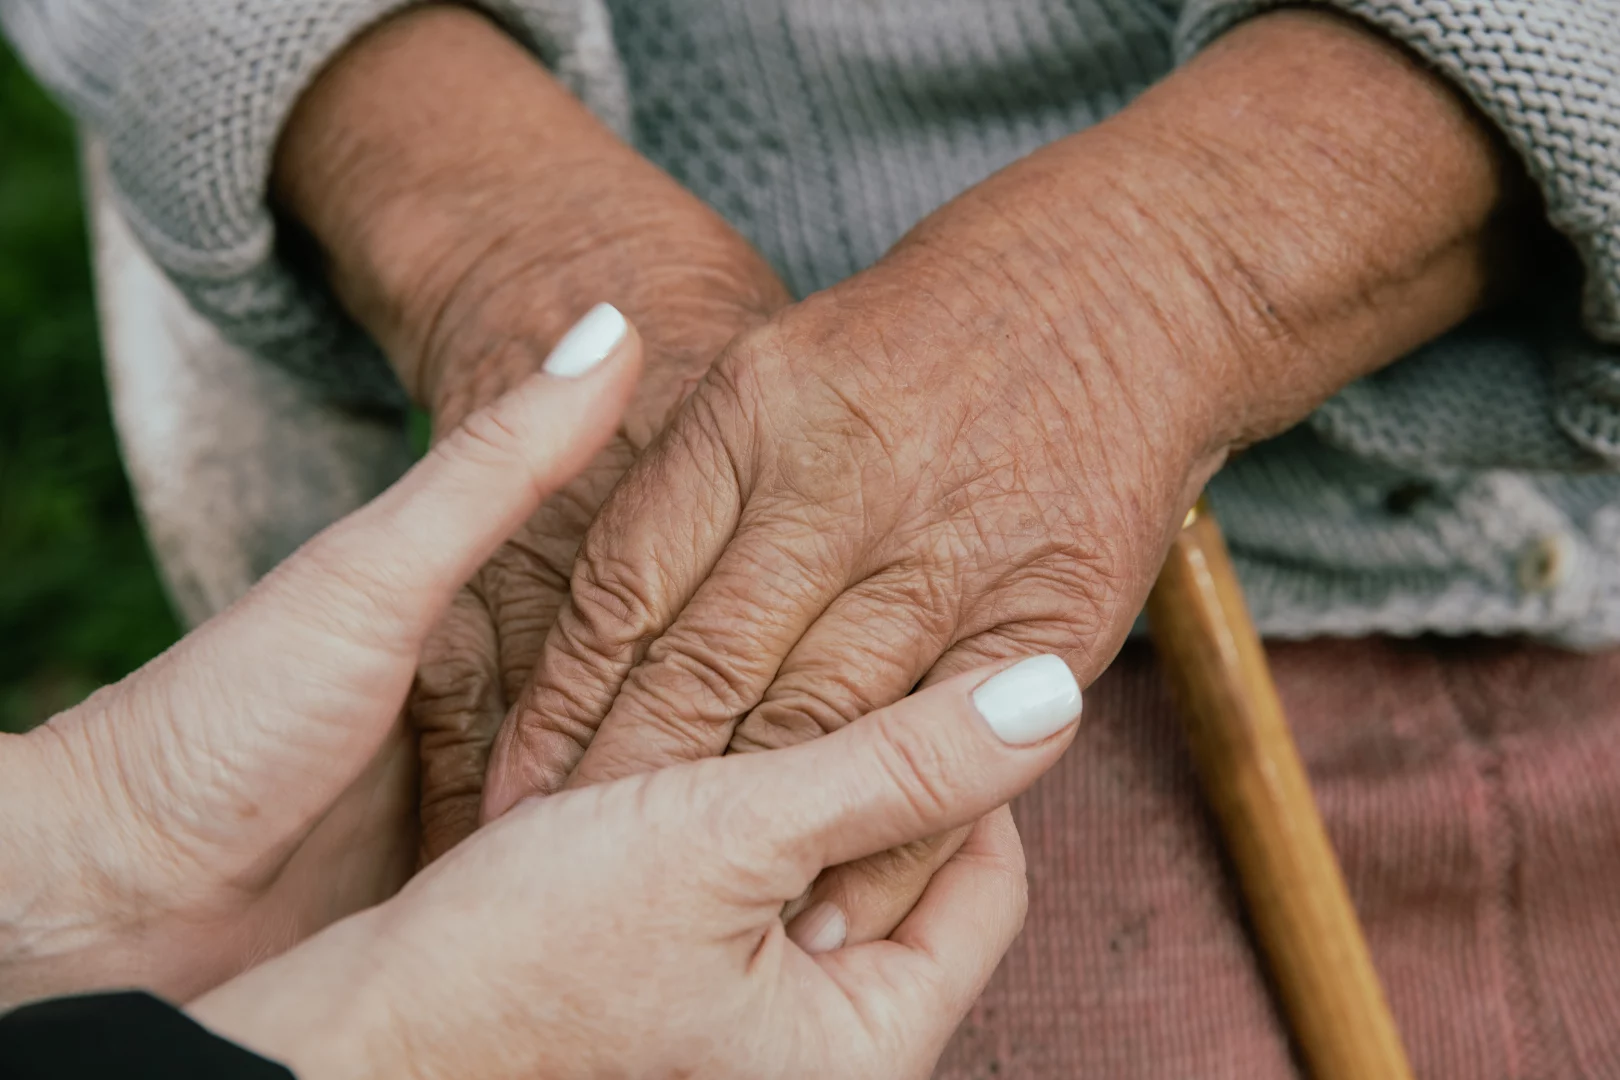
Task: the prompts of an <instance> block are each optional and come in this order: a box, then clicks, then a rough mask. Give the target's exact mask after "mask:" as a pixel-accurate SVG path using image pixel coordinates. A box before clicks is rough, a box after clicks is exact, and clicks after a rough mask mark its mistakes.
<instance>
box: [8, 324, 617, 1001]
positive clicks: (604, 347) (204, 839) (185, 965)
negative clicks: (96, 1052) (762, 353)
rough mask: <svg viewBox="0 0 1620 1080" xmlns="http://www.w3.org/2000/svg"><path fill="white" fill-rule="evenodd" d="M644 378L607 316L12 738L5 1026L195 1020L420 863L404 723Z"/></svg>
mask: <svg viewBox="0 0 1620 1080" xmlns="http://www.w3.org/2000/svg"><path fill="white" fill-rule="evenodd" d="M639 368H640V342H639V338H638V337H637V336H636V334H635V332H634V331H633V330H632V329H631V328H630V327H629V326H628V325H627V324H626V322H625V320H624V317H623V316H622V315H620V314H619V313H618V312H617V311H615V310H614V309H612V308H611V307H602V308H598V309H597V310H596V311H594V312H592V313H591V315H590V317H589V318H588V319H586V320H585V321H584V322H583V323H581V325H580V327H579V329H578V330H577V332H576V333H574V334H572V335H570V336H568V337H567V338H566V339H565V340H564V342H563V343H562V345H561V346H559V348H558V350H557V352H556V354H555V355H554V356H553V357H552V358H551V359H550V360H549V361H547V363H546V364H545V371H546V372H547V374H545V375H535V376H532V377H531V378H530V380H529V381H528V382H526V383H524V384H523V385H522V386H521V387H520V388H519V389H517V390H516V391H514V392H513V393H512V394H510V395H508V396H507V397H505V398H502V399H501V400H500V401H498V402H497V403H495V404H494V405H493V406H491V407H489V408H487V409H485V410H483V411H481V412H478V413H476V414H474V415H473V416H472V417H471V418H469V420H468V421H467V423H466V424H464V425H463V426H462V427H461V428H460V429H458V430H457V431H456V432H454V433H453V434H451V435H449V436H448V437H447V438H445V439H443V440H442V441H440V442H439V444H438V445H437V446H436V447H435V448H434V449H433V451H432V452H431V453H429V454H428V456H427V457H426V458H425V459H424V460H423V461H422V462H421V463H419V464H418V465H417V466H416V467H415V468H414V469H413V470H411V472H409V473H408V474H407V475H406V476H405V477H404V478H402V479H401V480H400V481H399V482H398V483H397V484H396V485H395V486H394V487H393V488H392V489H390V490H389V491H387V492H385V493H384V494H383V495H382V496H380V497H379V498H378V499H377V500H376V501H374V502H373V503H372V504H371V505H369V506H367V507H365V508H364V509H363V510H360V511H359V512H357V513H356V514H354V515H353V516H351V517H350V518H348V519H347V520H345V521H342V522H340V523H338V524H337V525H335V526H333V527H332V528H331V529H329V530H327V531H326V532H324V533H322V534H321V535H320V536H318V537H316V538H315V539H313V540H311V541H310V542H309V543H308V544H307V545H305V547H304V548H303V549H302V550H300V551H299V552H298V553H297V554H295V555H294V556H293V557H292V558H290V559H289V560H287V561H286V562H285V563H284V564H283V565H282V566H281V567H279V568H278V569H277V570H275V571H274V572H273V573H272V574H270V575H269V576H268V577H267V578H265V580H264V581H262V582H261V583H260V584H259V586H258V587H257V588H255V589H254V590H253V591H252V592H251V593H249V594H248V595H247V596H245V597H244V598H243V599H242V600H241V601H240V602H239V603H237V604H236V605H235V606H234V607H232V608H230V609H229V610H228V611H226V612H224V613H222V614H221V615H219V616H218V617H217V618H215V619H213V620H212V621H210V622H209V623H207V624H206V625H204V626H203V627H201V628H199V629H198V630H196V631H195V632H194V633H192V634H190V635H188V636H187V637H186V638H185V639H184V640H183V641H182V642H181V643H180V644H179V645H177V646H176V647H175V648H173V649H171V650H170V651H169V652H168V653H166V654H165V655H163V656H162V657H159V658H158V659H157V660H154V661H153V662H152V663H150V664H148V665H147V666H146V667H145V668H143V669H142V670H140V671H138V672H136V673H135V674H134V675H131V676H130V677H129V678H127V679H125V680H124V681H123V682H120V683H118V684H117V685H115V686H111V687H108V688H106V689H104V690H102V691H101V692H100V693H98V694H96V695H95V696H94V697H92V698H91V699H90V700H88V701H86V702H85V703H84V704H82V705H80V706H79V707H77V708H75V709H72V710H70V711H69V712H66V713H64V714H62V715H61V716H58V717H56V718H54V719H53V720H52V721H51V722H50V723H49V724H47V725H46V726H45V727H42V728H40V729H38V730H36V731H35V732H33V733H31V734H28V735H25V736H0V820H3V821H4V822H5V823H6V825H5V828H4V830H0V1008H3V1007H4V1006H5V1005H6V1004H7V1003H16V1002H18V1001H21V1000H26V999H29V998H34V997H41V996H48V995H54V994H61V993H66V992H72V991H78V990H85V989H92V988H105V987H123V986H142V987H146V988H148V989H151V990H154V991H156V992H158V993H160V994H164V995H167V996H170V997H174V998H178V999H185V998H187V997H189V996H191V995H193V994H196V993H198V992H200V991H202V990H205V989H207V988H209V987H212V986H214V985H217V984H218V983H219V982H221V981H222V980H224V979H226V978H228V977H230V976H232V975H234V974H235V973H237V972H239V971H241V970H242V969H244V968H245V967H247V966H248V965H250V964H252V963H255V962H257V961H259V960H262V959H264V958H265V957H267V956H272V955H275V954H276V953H279V952H281V951H283V950H284V949H286V948H287V947H289V946H290V945H292V944H294V943H295V942H297V941H299V940H301V939H303V938H304V937H306V936H308V935H309V934H311V933H313V932H315V931H317V930H319V929H321V928H322V927H324V926H327V925H328V924H330V923H332V922H333V921H334V920H337V919H340V918H342V917H344V916H346V915H348V914H349V913H351V912H354V911H357V910H360V909H362V908H365V907H367V906H369V905H372V904H375V903H377V902H378V901H380V900H383V899H385V898H386V897H388V896H390V895H392V894H393V893H394V892H396V891H397V890H398V889H399V887H400V886H401V885H402V884H403V883H404V881H405V880H406V878H407V877H408V876H409V875H410V874H411V872H412V871H413V870H414V869H415V867H416V864H417V834H418V814H417V787H416V768H415V766H416V745H415V739H414V738H412V737H411V733H410V732H409V731H408V729H407V728H406V726H405V725H404V723H403V722H402V719H401V712H402V709H403V707H404V704H405V698H406V694H407V692H408V691H409V690H410V687H411V683H412V679H413V677H414V675H415V673H416V670H417V661H418V657H419V654H420V652H421V650H422V647H423V642H424V640H425V639H426V638H427V636H428V634H429V632H430V631H431V629H432V628H433V626H434V624H435V623H436V622H437V621H438V619H439V618H440V617H441V616H442V615H443V614H444V611H445V608H446V607H447V606H448V605H449V603H450V600H451V597H452V596H454V595H455V593H456V590H457V589H459V588H460V587H461V586H462V584H463V583H464V582H465V581H466V580H467V578H468V577H470V576H471V575H472V574H473V573H474V571H476V570H477V568H478V566H479V565H480V564H481V563H482V562H483V561H484V560H485V559H486V558H488V557H489V554H490V552H492V551H493V550H495V548H496V547H497V546H498V545H499V544H500V543H501V542H503V541H504V540H505V539H506V538H507V537H508V536H510V535H511V533H512V531H513V530H514V529H516V528H517V527H518V525H519V524H520V523H521V522H523V521H524V519H525V518H527V517H528V516H529V515H530V514H531V513H533V511H534V509H535V506H536V505H537V504H538V503H539V501H540V499H541V498H542V497H543V496H544V495H546V494H548V493H549V492H551V491H553V490H555V489H556V488H558V487H559V486H561V485H562V484H564V483H566V482H567V481H568V480H570V479H571V478H572V477H573V476H574V475H575V474H577V473H578V472H579V470H581V469H582V468H584V467H585V465H586V463H587V462H588V461H589V460H590V459H591V457H592V455H594V454H595V453H596V452H597V451H598V450H599V449H600V448H601V446H602V445H603V444H604V443H605V442H606V441H607V440H608V439H609V438H610V437H611V436H612V434H613V432H614V429H615V426H616V425H617V423H618V420H619V417H620V415H621V413H622V412H623V409H624V406H625V403H626V401H627V400H628V399H629V397H630V395H631V393H632V392H633V390H634V387H635V383H636V377H637V375H638V373H639Z"/></svg>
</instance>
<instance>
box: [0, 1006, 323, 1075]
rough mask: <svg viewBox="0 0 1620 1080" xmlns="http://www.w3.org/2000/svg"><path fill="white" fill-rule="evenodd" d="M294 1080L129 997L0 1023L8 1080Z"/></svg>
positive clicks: (39, 1009)
mask: <svg viewBox="0 0 1620 1080" xmlns="http://www.w3.org/2000/svg"><path fill="white" fill-rule="evenodd" d="M115 1076H116V1077H120V1078H121V1080H295V1078H294V1077H293V1074H292V1072H291V1070H289V1069H288V1068H287V1067H286V1066H284V1065H278V1064H276V1063H275V1062H272V1061H266V1060H265V1059H264V1058H262V1057H259V1056H258V1055H257V1054H253V1053H250V1052H248V1051H247V1050H244V1049H242V1048H241V1047H240V1046H237V1045H236V1044H235V1043H231V1042H227V1041H226V1040H224V1039H222V1038H220V1037H219V1036H218V1035H215V1034H214V1033H213V1032H211V1031H209V1030H208V1029H207V1028H205V1027H203V1026H202V1025H201V1024H199V1023H197V1022H196V1021H195V1020H193V1019H192V1018H191V1017H189V1016H187V1015H186V1014H185V1013H183V1012H181V1011H180V1010H179V1009H177V1008H175V1007H174V1006H173V1005H170V1004H168V1003H167V1002H165V1001H161V1000H159V999H158V998H155V997H153V996H152V995H150V994H146V993H141V992H138V991H137V992H128V993H117V994H94V995H89V996H86V997H70V998H58V999H56V1000H54V1001H44V1002H40V1003H39V1004H37V1005H27V1006H24V1007H23V1008H21V1009H18V1010H17V1011H16V1012H13V1013H10V1014H9V1015H7V1016H5V1017H0V1077H5V1078H6V1080H81V1078H83V1080H90V1078H94V1080H104V1078H107V1077H115Z"/></svg>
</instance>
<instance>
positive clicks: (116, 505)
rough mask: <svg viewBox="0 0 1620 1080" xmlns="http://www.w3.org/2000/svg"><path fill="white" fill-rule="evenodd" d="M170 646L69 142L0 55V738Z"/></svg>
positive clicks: (64, 128) (171, 634)
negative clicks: (101, 332)
mask: <svg viewBox="0 0 1620 1080" xmlns="http://www.w3.org/2000/svg"><path fill="white" fill-rule="evenodd" d="M177 633H178V630H177V627H176V623H175V618H174V616H173V614H172V613H171V611H170V608H169V605H168V602H167V600H166V599H165V597H164V594H163V591H162V587H161V586H160V584H159V582H158V579H157V575H156V573H155V571H154V569H153V566H152V560H151V556H150V554H149V552H148V550H147V547H146V542H145V540H144V539H143V537H142V535H141V530H140V525H139V522H138V521H137V520H136V516H135V508H134V505H133V503H132V501H131V498H130V494H129V485H128V482H127V481H126V479H125V476H124V470H123V465H122V464H121V462H120V461H119V458H118V447H117V443H116V441H115V440H114V437H113V430H112V421H111V417H110V415H109V411H108V405H107V392H106V386H105V384H104V382H103V380H102V374H101V362H100V346H99V344H98V342H97V337H96V324H95V311H94V306H93V301H92V297H91V285H90V266H89V249H88V242H87V240H86V235H85V223H84V212H83V206H82V204H81V200H80V190H79V177H78V164H77V161H76V156H75V142H74V133H73V129H72V126H71V125H70V124H69V122H68V121H67V119H66V118H65V117H64V116H63V115H62V113H61V112H60V111H59V110H58V109H57V108H56V107H55V105H53V104H52V102H51V101H50V100H49V99H48V98H47V97H46V96H45V94H44V93H43V92H42V91H41V90H40V89H39V88H38V87H37V86H36V85H35V84H34V83H33V82H32V81H31V80H30V78H29V76H28V74H27V72H26V71H24V70H23V68H22V67H21V65H20V64H19V63H18V61H17V59H16V57H15V56H14V55H13V54H12V53H11V52H9V51H8V50H7V49H6V46H5V45H4V43H0V646H3V647H0V731H21V730H25V729H26V728H28V727H31V726H33V725H34V724H36V723H38V722H39V721H41V720H43V719H45V718H46V717H48V716H49V715H51V714H52V713H53V712H56V711H58V710H60V709H62V708H65V707H67V706H69V705H71V704H73V703H75V702H77V701H79V700H80V699H82V698H83V697H84V696H85V695H86V694H87V693H89V692H90V691H91V690H93V689H95V688H96V687H97V686H100V685H101V684H103V683H106V682H111V681H113V680H116V679H118V678H120V677H122V676H123V675H124V674H126V673H128V672H129V671H131V670H133V669H134V668H136V667H138V666H140V665H141V664H142V663H144V662H146V661H147V660H148V659H150V658H151V657H153V656H155V655H156V654H157V653H159V652H161V651H162V650H163V649H164V648H166V647H167V646H168V645H169V643H170V642H172V641H173V640H174V639H175V636H176V635H177Z"/></svg>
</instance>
